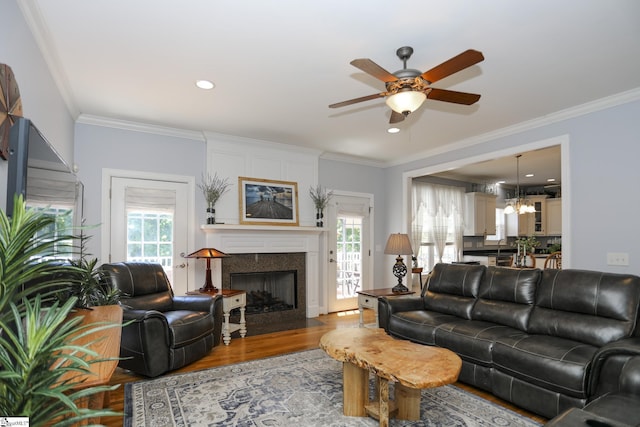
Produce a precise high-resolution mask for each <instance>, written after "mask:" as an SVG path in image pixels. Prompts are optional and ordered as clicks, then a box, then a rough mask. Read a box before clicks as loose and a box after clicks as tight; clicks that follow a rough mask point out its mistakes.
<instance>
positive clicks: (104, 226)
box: [100, 168, 196, 283]
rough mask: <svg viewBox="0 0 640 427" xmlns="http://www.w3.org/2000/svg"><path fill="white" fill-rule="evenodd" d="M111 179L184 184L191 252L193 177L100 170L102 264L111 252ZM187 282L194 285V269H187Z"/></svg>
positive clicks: (188, 249) (193, 210) (188, 239)
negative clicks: (186, 187) (185, 185)
mask: <svg viewBox="0 0 640 427" xmlns="http://www.w3.org/2000/svg"><path fill="white" fill-rule="evenodd" d="M111 178H129V179H141V180H149V181H173V182H181V183H185V184H187V186H188V190H187V193H188V194H187V209H188V210H189V212H191V214H190V215H189V216H188V219H187V251H186V252H187V253H191V252H193V251H194V250H195V249H194V243H195V242H194V241H195V234H194V233H195V227H196V220H195V217H196V215H195V204H196V200H195V189H196V180H195V177H193V176H186V175H172V174H161V173H154V172H141V171H133V170H125V169H108V168H105V169H102V195H101V200H102V213H101V217H102V221H101V227H100V228H101V230H102V232H101V234H100V235H101V239H100V240H101V241H100V259H101V262H102V263H106V262H109V259H108V258H109V253H110V251H111V249H110V248H111V243H110V238H111V237H110V236H111V200H110V192H111ZM187 261H188V260H187V259H185V263H186V264H187V266H189V263H188V262H187ZM187 281H188V283H195V268H187Z"/></svg>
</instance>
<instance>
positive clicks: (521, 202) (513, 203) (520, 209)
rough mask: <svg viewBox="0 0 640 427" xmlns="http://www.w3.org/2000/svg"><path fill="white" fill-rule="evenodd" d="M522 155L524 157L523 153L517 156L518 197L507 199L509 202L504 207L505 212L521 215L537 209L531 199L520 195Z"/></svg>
mask: <svg viewBox="0 0 640 427" xmlns="http://www.w3.org/2000/svg"><path fill="white" fill-rule="evenodd" d="M520 157H522V154H518V155H517V156H516V198H515V199H508V200H506V202H507V204H506V206H505V208H504V213H505V214H512V213H516V212H517V213H518V214H519V215H522V214H526V213H533V212H535V211H536V208H535V206H533V203H532V202H531V200H529V199H525V198H524V197H520Z"/></svg>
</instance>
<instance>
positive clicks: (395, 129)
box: [387, 128, 400, 133]
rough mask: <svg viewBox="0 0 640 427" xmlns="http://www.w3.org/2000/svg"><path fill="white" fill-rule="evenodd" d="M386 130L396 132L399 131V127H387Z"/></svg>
mask: <svg viewBox="0 0 640 427" xmlns="http://www.w3.org/2000/svg"><path fill="white" fill-rule="evenodd" d="M387 132H389V133H398V132H400V129H399V128H389V129H387Z"/></svg>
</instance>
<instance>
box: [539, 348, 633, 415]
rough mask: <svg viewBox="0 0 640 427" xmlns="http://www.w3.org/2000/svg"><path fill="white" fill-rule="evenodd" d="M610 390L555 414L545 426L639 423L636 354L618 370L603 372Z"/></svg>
mask: <svg viewBox="0 0 640 427" xmlns="http://www.w3.org/2000/svg"><path fill="white" fill-rule="evenodd" d="M607 378H609V379H611V382H612V385H614V387H613V389H612V390H611V391H609V392H606V393H604V394H602V395H600V396H598V397H597V398H595V399H594V400H592V401H591V402H589V403H588V404H587V406H585V407H584V408H582V409H580V408H571V409H568V410H566V411H565V412H563V413H562V414H560V415H558V416H557V417H555V418H554V419H552V420H551V421H549V422H548V423H547V424H545V427H585V426H589V427H630V426H634V427H637V426H640V356H635V357H631V358H630V359H628V360H626V361H625V362H624V363H622V364H621V365H620V370H619V373H616V372H611V373H609V374H608V375H607Z"/></svg>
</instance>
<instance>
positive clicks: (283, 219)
mask: <svg viewBox="0 0 640 427" xmlns="http://www.w3.org/2000/svg"><path fill="white" fill-rule="evenodd" d="M238 189H239V199H240V200H239V201H240V224H253V225H298V184H297V183H296V182H290V181H274V180H268V179H259V178H247V177H244V176H240V177H238Z"/></svg>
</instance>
